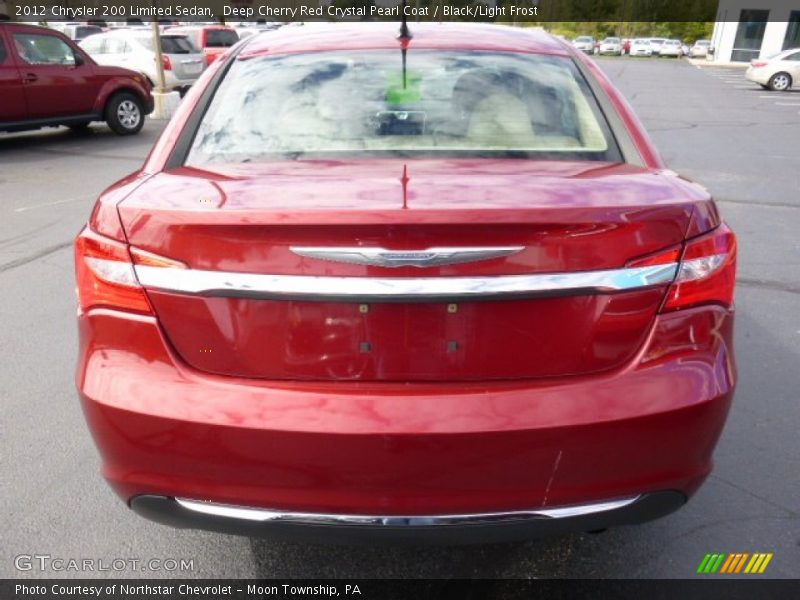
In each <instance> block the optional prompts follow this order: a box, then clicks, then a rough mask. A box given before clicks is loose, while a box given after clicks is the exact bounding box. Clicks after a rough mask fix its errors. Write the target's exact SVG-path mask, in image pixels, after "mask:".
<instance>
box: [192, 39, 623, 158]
mask: <svg viewBox="0 0 800 600" xmlns="http://www.w3.org/2000/svg"><path fill="white" fill-rule="evenodd" d="M402 65H403V61H402V57H401V53H400V52H399V51H366V52H355V51H353V52H332V53H327V52H319V53H309V54H290V55H285V56H276V57H256V58H249V59H246V60H242V59H240V60H237V61H236V62H235V63H234V64H233V65H232V66H231V68H230V70H229V72H228V73H227V75H226V76H225V78H224V79H223V81H222V82H221V84H220V86H219V88H218V89H217V91H216V93H215V95H214V98H213V100H212V102H211V105H210V106H209V109H208V111H207V112H206V114H205V115H204V117H203V120H202V122H201V124H200V126H199V128H198V131H197V133H196V135H195V138H194V141H193V143H192V147H191V149H190V152H189V157H188V163H189V164H192V165H196V166H200V165H204V164H208V163H214V162H240V161H251V160H272V159H276V158H291V159H298V158H318V157H334V158H335V157H339V156H348V157H353V156H355V157H382V156H403V157H424V156H433V157H442V156H453V157H459V156H477V157H487V158H497V157H519V158H525V157H530V158H546V159H564V160H598V161H612V162H617V161H619V160H620V152H619V149H618V147H617V146H616V143H615V142H614V140H613V137H612V136H611V134H610V132H609V128H608V125H607V123H606V121H605V119H604V117H603V115H602V113H601V111H600V110H599V108H598V106H597V102H596V100H595V98H594V96H593V95H592V93H591V91H590V90H589V88H588V85H587V84H586V82H585V80H584V79H583V77H582V76H581V74H580V72H579V71H578V70H577V68H576V67H575V64H574V63H573V62H572V60H571V59H569V58H566V57H557V56H543V55H530V54H516V53H498V52H478V51H475V52H464V51H458V52H441V51H425V50H419V51H415V52H410V53H409V54H408V56H407V61H406V69H405V70H403V67H402Z"/></svg>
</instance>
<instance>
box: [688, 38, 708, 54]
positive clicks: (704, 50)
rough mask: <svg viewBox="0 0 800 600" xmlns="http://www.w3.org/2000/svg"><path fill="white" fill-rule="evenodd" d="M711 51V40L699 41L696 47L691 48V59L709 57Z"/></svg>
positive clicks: (695, 44)
mask: <svg viewBox="0 0 800 600" xmlns="http://www.w3.org/2000/svg"><path fill="white" fill-rule="evenodd" d="M710 49H711V41H710V40H697V41H696V42H695V43H694V45H693V46H692V47H691V48H689V58H704V57H706V56H708V51H709V50H710Z"/></svg>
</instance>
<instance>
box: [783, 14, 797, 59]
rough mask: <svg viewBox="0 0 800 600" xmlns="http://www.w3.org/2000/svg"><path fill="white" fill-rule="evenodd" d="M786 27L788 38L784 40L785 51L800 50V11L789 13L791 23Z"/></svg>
mask: <svg viewBox="0 0 800 600" xmlns="http://www.w3.org/2000/svg"><path fill="white" fill-rule="evenodd" d="M786 25H787V27H786V37H785V38H783V49H784V50H788V49H789V48H800V10H793V11H792V12H791V13H789V22H788V23H787V24H786Z"/></svg>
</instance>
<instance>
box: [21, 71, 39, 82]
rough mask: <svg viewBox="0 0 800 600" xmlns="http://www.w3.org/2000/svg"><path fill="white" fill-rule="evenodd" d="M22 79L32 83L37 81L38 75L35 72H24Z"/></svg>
mask: <svg viewBox="0 0 800 600" xmlns="http://www.w3.org/2000/svg"><path fill="white" fill-rule="evenodd" d="M22 81H23V83H33V82H35V81H39V76H38V75H37V74H36V73H26V74H25V77H23V79H22Z"/></svg>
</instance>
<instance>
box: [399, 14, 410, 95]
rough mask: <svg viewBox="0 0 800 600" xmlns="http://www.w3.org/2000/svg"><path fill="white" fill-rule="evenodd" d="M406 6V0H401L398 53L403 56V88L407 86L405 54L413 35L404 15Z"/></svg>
mask: <svg viewBox="0 0 800 600" xmlns="http://www.w3.org/2000/svg"><path fill="white" fill-rule="evenodd" d="M407 7H408V0H403V11H402V19H403V20H402V21H401V22H400V35H399V37H398V39H399V40H400V54H401V55H402V57H403V89H406V86H407V81H408V78H407V72H406V54H407V53H408V42H410V41H411V38H412V37H414V36H412V35H411V31H410V30H409V29H408V18H407V17H406V8H407Z"/></svg>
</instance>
